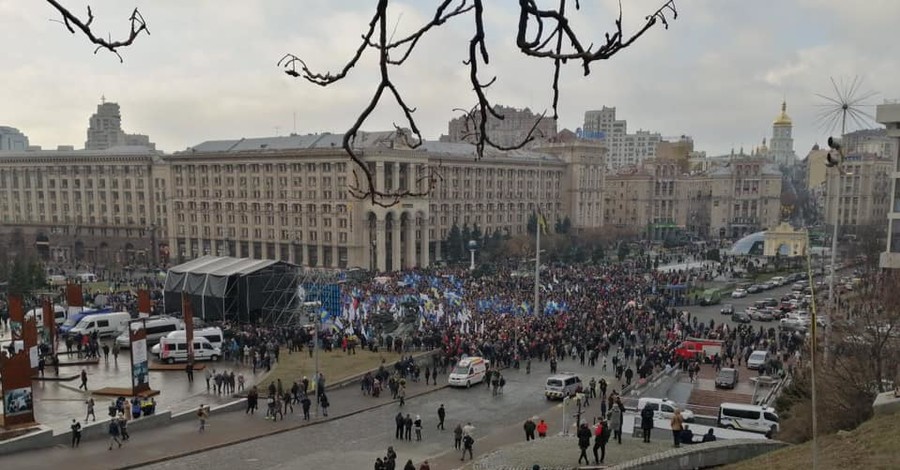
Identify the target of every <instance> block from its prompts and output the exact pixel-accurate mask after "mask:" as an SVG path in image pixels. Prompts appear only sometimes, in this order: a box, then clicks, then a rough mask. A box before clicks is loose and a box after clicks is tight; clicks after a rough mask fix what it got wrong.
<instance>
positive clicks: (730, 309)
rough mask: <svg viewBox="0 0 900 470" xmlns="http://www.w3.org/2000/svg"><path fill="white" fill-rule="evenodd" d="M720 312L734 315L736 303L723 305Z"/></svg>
mask: <svg viewBox="0 0 900 470" xmlns="http://www.w3.org/2000/svg"><path fill="white" fill-rule="evenodd" d="M719 313H721V314H722V315H734V305H731V304H725V305H723V306H722V308H721V309H720V310H719Z"/></svg>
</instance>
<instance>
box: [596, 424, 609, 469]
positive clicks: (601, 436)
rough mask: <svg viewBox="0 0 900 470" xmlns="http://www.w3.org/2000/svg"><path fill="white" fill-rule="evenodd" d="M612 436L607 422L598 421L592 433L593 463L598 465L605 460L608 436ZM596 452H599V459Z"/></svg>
mask: <svg viewBox="0 0 900 470" xmlns="http://www.w3.org/2000/svg"><path fill="white" fill-rule="evenodd" d="M611 434H612V430H611V429H610V425H609V422H607V421H606V420H605V419H604V420H601V421H600V424H598V425H597V429H596V431H595V432H594V463H595V464H597V465H600V464H601V463H603V460H604V459H606V444H607V443H608V442H609V436H610V435H611ZM597 450H600V458H597Z"/></svg>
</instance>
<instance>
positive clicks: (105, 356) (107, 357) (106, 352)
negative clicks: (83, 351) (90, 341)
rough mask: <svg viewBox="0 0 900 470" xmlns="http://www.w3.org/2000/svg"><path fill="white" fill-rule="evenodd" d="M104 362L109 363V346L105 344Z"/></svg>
mask: <svg viewBox="0 0 900 470" xmlns="http://www.w3.org/2000/svg"><path fill="white" fill-rule="evenodd" d="M103 362H106V363H109V345H108V344H106V343H103Z"/></svg>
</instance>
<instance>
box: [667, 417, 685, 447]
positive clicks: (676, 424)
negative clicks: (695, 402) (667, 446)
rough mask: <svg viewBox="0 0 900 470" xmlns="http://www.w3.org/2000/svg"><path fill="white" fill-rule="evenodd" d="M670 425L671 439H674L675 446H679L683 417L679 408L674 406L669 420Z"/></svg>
mask: <svg viewBox="0 0 900 470" xmlns="http://www.w3.org/2000/svg"><path fill="white" fill-rule="evenodd" d="M670 425H671V427H672V439H673V440H674V441H675V447H681V429H682V428H683V427H684V418H682V416H681V409H679V408H675V413H674V414H673V415H672V421H671V422H670Z"/></svg>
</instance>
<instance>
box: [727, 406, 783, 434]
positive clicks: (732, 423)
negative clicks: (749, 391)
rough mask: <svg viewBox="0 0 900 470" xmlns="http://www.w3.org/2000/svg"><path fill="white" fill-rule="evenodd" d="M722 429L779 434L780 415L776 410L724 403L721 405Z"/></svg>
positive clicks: (766, 407)
mask: <svg viewBox="0 0 900 470" xmlns="http://www.w3.org/2000/svg"><path fill="white" fill-rule="evenodd" d="M718 423H719V426H720V427H723V428H726V429H739V430H741V431H751V432H762V433H766V432H769V431H770V430H771V431H775V432H778V415H777V414H776V413H775V408H772V407H768V406H759V405H744V404H741V403H722V404H721V405H719V419H718Z"/></svg>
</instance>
